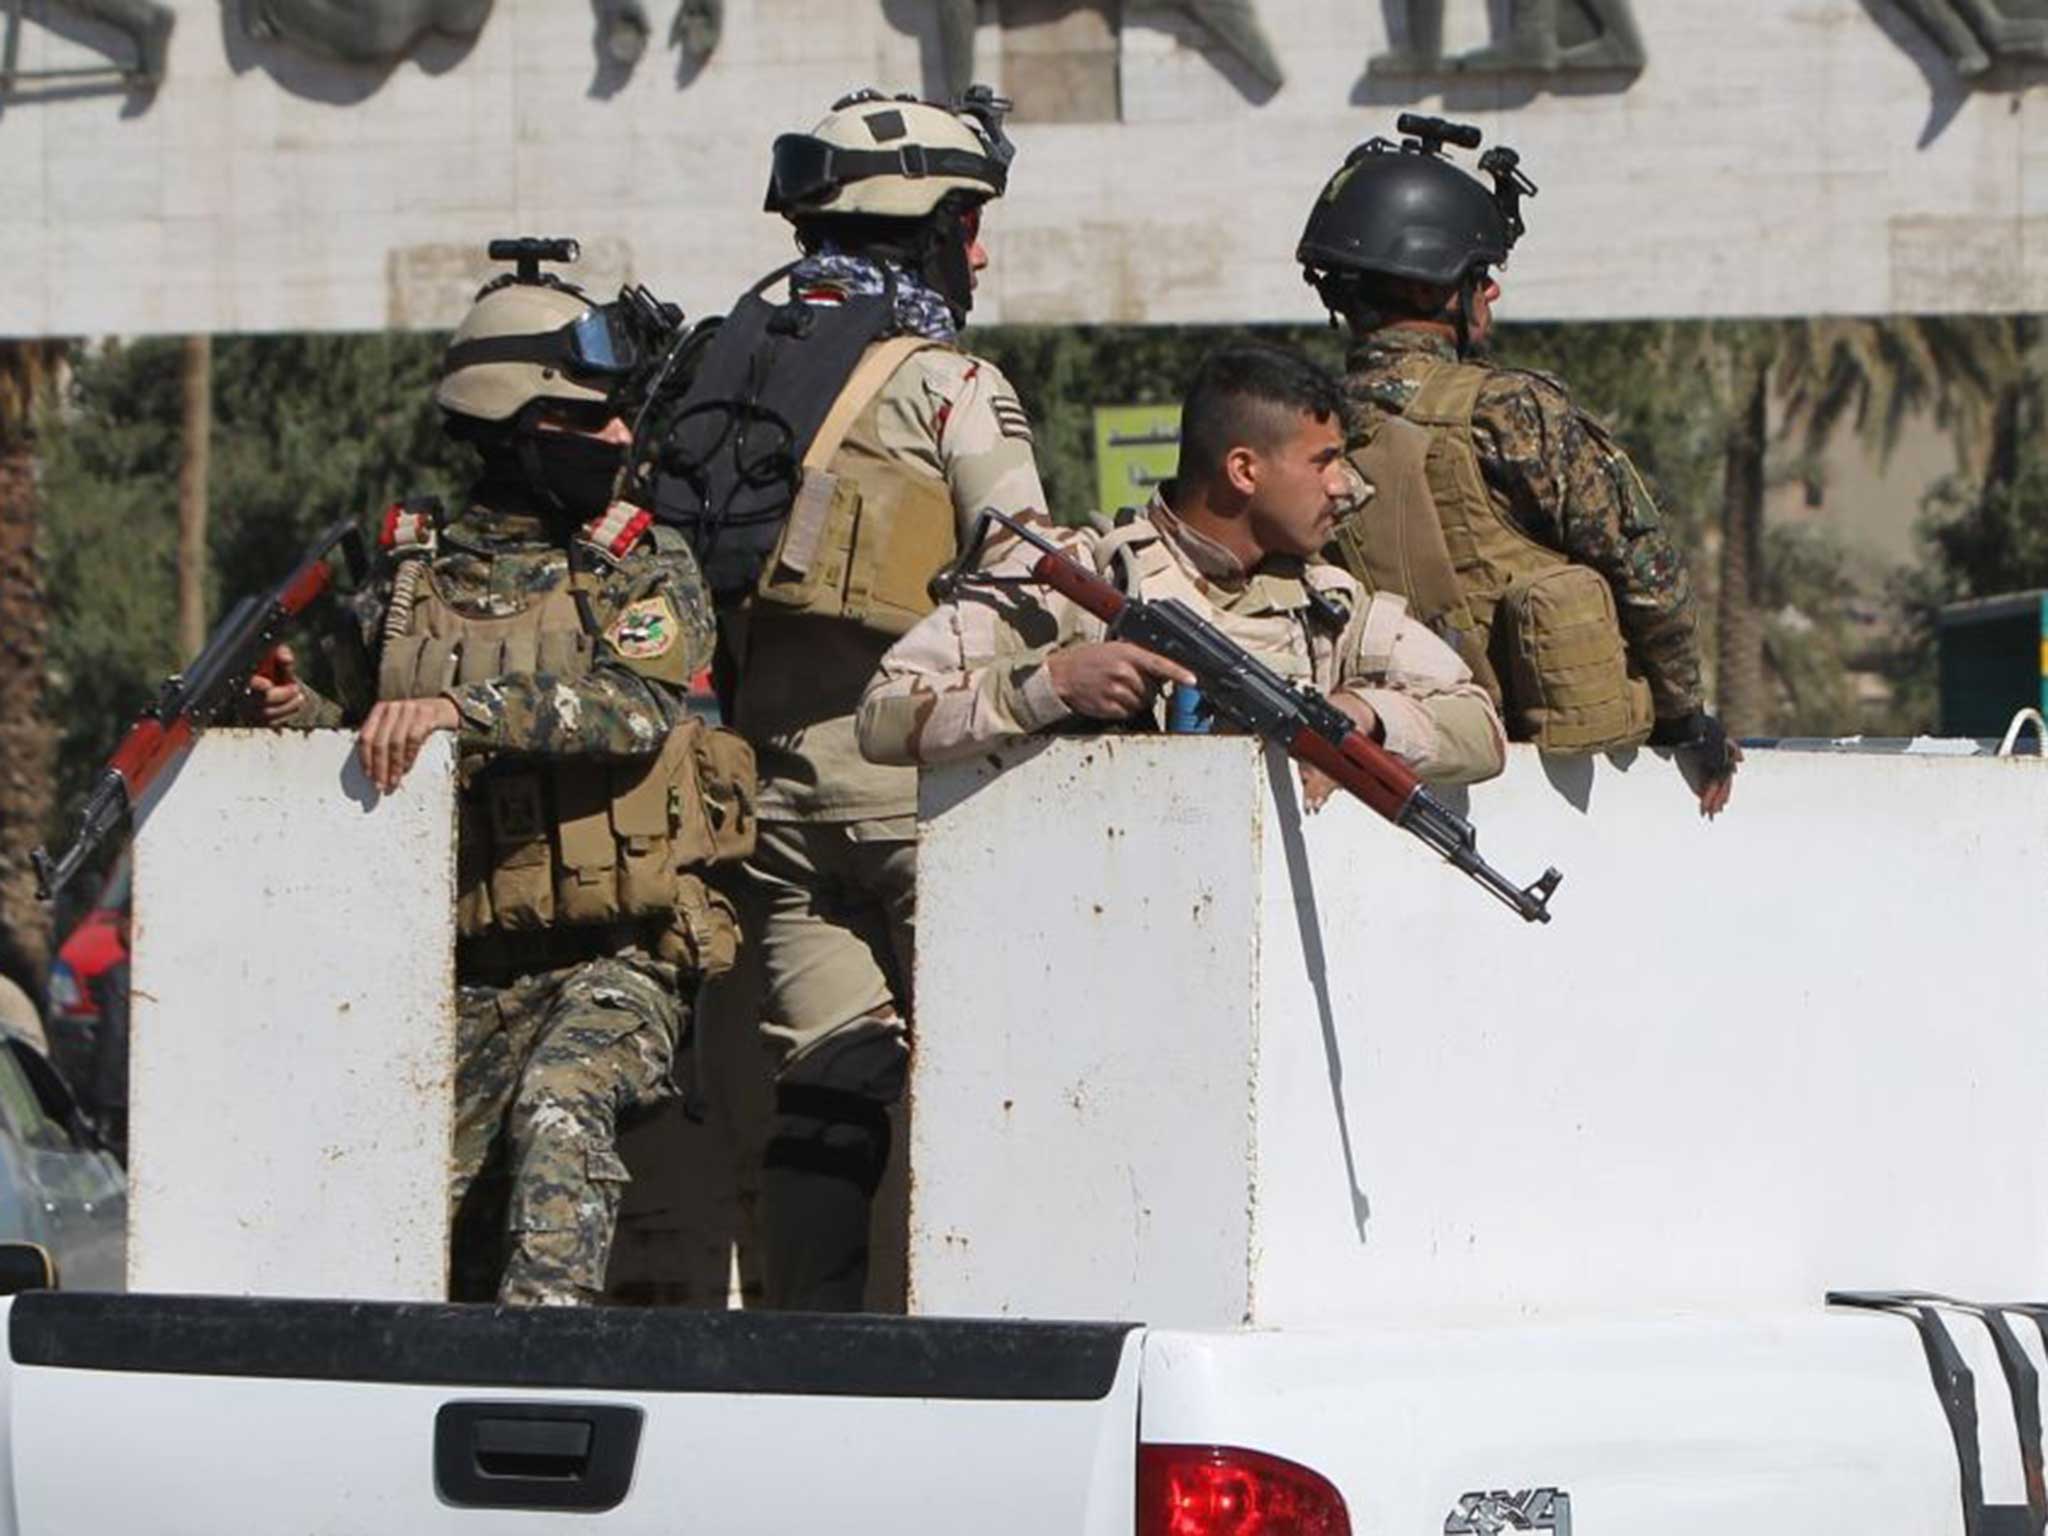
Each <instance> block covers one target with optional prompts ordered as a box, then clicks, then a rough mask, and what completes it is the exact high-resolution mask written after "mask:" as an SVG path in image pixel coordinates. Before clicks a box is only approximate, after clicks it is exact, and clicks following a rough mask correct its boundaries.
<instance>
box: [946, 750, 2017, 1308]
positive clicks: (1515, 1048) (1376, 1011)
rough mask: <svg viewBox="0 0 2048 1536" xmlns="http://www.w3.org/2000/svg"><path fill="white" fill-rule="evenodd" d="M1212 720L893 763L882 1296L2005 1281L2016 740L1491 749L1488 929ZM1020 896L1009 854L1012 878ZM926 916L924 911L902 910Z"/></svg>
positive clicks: (1563, 1291)
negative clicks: (911, 806)
mask: <svg viewBox="0 0 2048 1536" xmlns="http://www.w3.org/2000/svg"><path fill="white" fill-rule="evenodd" d="M1271 771H1272V768H1271V765H1270V764H1268V763H1267V762H1265V761H1263V760H1262V759H1261V758H1260V757H1259V756H1258V755H1257V754H1256V753H1255V751H1254V750H1253V748H1252V747H1251V746H1250V745H1249V744H1247V743H1245V742H1242V741H1227V740H1204V739H1200V738H1165V739H1160V738H1150V739H1131V740H1123V741H1115V742H1109V741H1094V742H1058V743H1054V744H1051V745H1049V746H1045V747H1044V748H1043V750H1040V751H1035V752H1026V753H1025V754H1024V755H1023V756H1022V757H1021V760H1018V761H1016V763H1015V766H1012V767H1011V768H1009V770H1008V771H1007V772H998V771H997V769H996V768H995V767H994V766H992V765H990V764H987V763H981V764H976V765H973V766H967V767H960V768H956V769H952V770H948V771H947V772H946V773H944V774H940V775H932V776H928V778H927V780H926V787H925V805H924V811H925V815H926V817H927V822H926V829H925V842H924V844H923V846H922V851H921V864H920V871H919V874H920V887H919V902H920V909H921V911H923V912H924V913H925V914H927V916H926V918H925V921H924V922H923V923H922V924H921V932H920V935H919V953H918V976H917V1008H918V1014H917V1030H918V1046H917V1056H916V1064H915V1080H914V1084H913V1095H914V1102H915V1109H916V1113H915V1116H914V1119H913V1128H914V1129H913V1157H914V1159H915V1161H914V1164H913V1167H914V1180H913V1197H912V1198H913V1204H912V1219H911V1248H910V1265H911V1269H910V1273H911V1288H912V1298H913V1305H914V1306H915V1307H916V1308H917V1309H919V1310H923V1311H927V1312H936V1313H947V1312H965V1313H1010V1314H1022V1315H1035V1316H1113V1317H1135V1318H1142V1319H1144V1320H1147V1321H1149V1322H1153V1323H1156V1324H1162V1325H1183V1326H1195V1327H1219V1326H1234V1325H1236V1324H1238V1323H1240V1322H1243V1323H1250V1324H1252V1325H1255V1326H1287V1327H1304V1328H1310V1327H1323V1326H1342V1325H1354V1324H1357V1325H1363V1324H1374V1323H1377V1324H1381V1325H1384V1324H1386V1323H1388V1322H1389V1321H1392V1320H1398V1321H1399V1322H1400V1323H1401V1324H1402V1325H1403V1326H1422V1325H1425V1324H1438V1325H1449V1326H1464V1325H1467V1324H1479V1323H1500V1322H1520V1323H1553V1322H1562V1321H1571V1320H1576V1319H1579V1318H1584V1317H1590V1316H1598V1317H1601V1318H1606V1319H1622V1318H1636V1317H1645V1316H1670V1315H1673V1314H1721V1315H1725V1314H1728V1313H1731V1312H1760V1311H1773V1310H1776V1311H1783V1310H1800V1309H1806V1308H1813V1307H1818V1305H1819V1304H1820V1300H1821V1296H1822V1294H1823V1292H1825V1291H1826V1290H1828V1289H1829V1288H1833V1287H1840V1288H1858V1287H1866V1288H1877V1287H1923V1288H1927V1289H1933V1290H1942V1291H1948V1292H1951V1293H1954V1294H1958V1295H1964V1296H1972V1297H2002V1296H2009V1295H2010V1296H2027V1297H2032V1296H2037V1295H2039V1293H2040V1291H2041V1288H2042V1275H2043V1274H2044V1272H2048V1201H2044V1194H2048V1133H2044V1131H2043V1128H2042V1119H2041V1115H2040V1112H2039V1103H2038V1100H2039V1096H2040V1094H2039V1085H2040V1083H2041V1082H2042V1080H2043V1076H2044V1072H2048V1039H2044V1037H2043V1034H2042V1031H2041V1029H2040V999H2041V998H2042V997H2043V996H2048V950H2044V948H2043V946H2042V945H2041V943H2040V936H2039V925H2040V902H2039V891H2040V882H2041V873H2042V870H2043V869H2044V868H2048V820H2044V818H2043V817H2042V815H2041V807H2042V803H2043V799H2042V797H2043V795H2044V793H2048V778H2044V777H2043V769H2042V767H2041V765H2040V763H2039V762H2038V761H2024V762H2021V761H2010V760H2008V761H1997V760H1991V759H1964V760H1956V759H1938V760H1937V759H1928V758H1907V757H1840V756H1828V755H1800V754H1791V753H1769V752H1757V753H1753V754H1752V756H1751V760H1750V761H1749V762H1748V763H1747V764H1746V765H1745V767H1744V769H1743V771H1742V775H1741V779H1740V781H1739V784H1738V789H1737V793H1736V796H1735V801H1734V805H1733V808H1732V809H1731V810H1730V811H1729V812H1728V813H1727V814H1726V815H1725V816H1724V817H1723V818H1722V819H1721V820H1720V821H1718V822H1717V823H1714V824H1711V825H1709V824H1707V823H1704V822H1702V821H1701V820H1700V819H1699V817H1698V815H1697V813H1696V810H1695V808H1694V806H1693V804H1692V801H1691V798H1690V796H1689V795H1688V794H1687V792H1686V790H1685V787H1684V785H1683V783H1682V782H1681V780H1680V778H1679V775H1678V773H1677V771H1676V770H1675V768H1674V767H1673V766H1672V765H1671V764H1670V763H1669V762H1668V761H1665V760H1663V759H1661V758H1659V757H1658V756H1656V755H1654V754H1648V753H1645V754H1639V755H1637V756H1635V757H1634V759H1633V760H1632V761H1630V762H1627V763H1625V764H1610V763H1607V762H1602V763H1600V764H1599V765H1598V766H1597V767H1594V766H1591V765H1587V764H1583V763H1581V764H1578V765H1576V766H1574V767H1569V768H1567V767H1557V766H1553V765H1548V764H1545V763H1542V762H1541V761H1539V759H1537V757H1536V756H1535V755H1534V754H1533V752H1530V751H1528V750H1526V749H1517V753H1516V757H1515V760H1514V762H1513V763H1512V764H1511V766H1510V770H1509V772H1508V774H1507V775H1506V776H1505V777H1504V778H1503V779H1502V780H1500V781H1497V782H1496V783H1494V784H1490V785H1486V786H1482V787H1481V788H1480V789H1478V790H1477V791H1476V792H1474V793H1473V795H1472V797H1471V799H1472V805H1471V815H1472V818H1473V820H1474V821H1475V822H1476V823H1477V824H1478V826H1479V829H1480V847H1481V850H1482V852H1485V853H1487V854H1488V855H1489V856H1490V857H1491V858H1492V860H1493V861H1494V863H1495V864H1496V865H1497V866H1498V867H1500V868H1501V869H1502V870H1503V871H1504V872H1506V873H1507V874H1509V875H1510V876H1511V877H1513V878H1516V879H1518V880H1522V881H1526V880H1529V879H1533V878H1534V877H1535V876H1536V875H1537V874H1539V873H1540V872H1541V871H1542V869H1543V867H1544V866H1545V865H1546V864H1552V863H1554V864H1556V865H1557V866H1558V867H1560V868H1561V869H1562V870H1564V872H1565V883H1564V885H1563V887H1562V889H1561V890H1560V891H1559V893H1558V895H1557V897H1556V901H1555V905H1554V911H1555V914H1556V916H1555V921H1554V922H1553V923H1552V924H1551V925H1550V926H1548V927H1529V926H1525V925H1523V924H1522V923H1520V922H1518V921H1517V920H1516V919H1515V917H1514V916H1513V915H1512V914H1511V913H1509V912H1508V911H1507V910H1506V909H1505V908H1503V907H1500V906H1498V905H1496V904H1494V903H1493V902H1492V901H1491V900H1489V899H1488V898H1487V897H1485V896H1484V895H1483V894H1482V893H1481V892H1480V891H1479V890H1478V889H1477V888H1476V887H1473V886H1470V885H1468V884H1467V883H1466V882H1465V881H1464V880H1462V879H1461V878H1459V877H1458V876H1457V875H1456V874H1455V873H1454V872H1452V871H1451V870H1450V869H1448V868H1447V867H1446V866H1444V865H1443V864H1442V863H1441V862H1439V861H1437V860H1436V859H1435V858H1434V857H1433V856H1431V855H1430V854H1429V853H1428V852H1427V850H1425V849H1423V848H1422V847H1421V846H1420V845H1419V844H1417V843H1415V842H1414V841H1413V840H1411V839H1409V838H1407V837H1406V836H1404V835H1402V834H1400V833H1397V832H1395V831H1393V830H1392V829H1390V828H1389V827H1387V826H1386V825H1385V824H1384V823H1382V822H1380V821H1378V820H1377V819H1376V818H1374V817H1373V816H1372V815H1371V813H1370V812H1368V811H1366V810H1365V809H1364V808H1363V807H1362V806H1359V805H1357V804H1354V803H1350V802H1339V803H1337V804H1335V805H1333V806H1332V807H1331V808H1330V809H1329V810H1327V811H1326V812H1325V813H1323V814H1322V815H1320V816H1318V817H1316V818H1314V819H1313V820H1310V821H1308V822H1306V823H1304V822H1303V821H1302V819H1301V817H1300V815H1299V813H1298V811H1297V809H1296V806H1297V801H1296V797H1295V794H1294V791H1293V788H1292V783H1291V777H1290V776H1289V775H1288V773H1287V771H1286V770H1285V769H1284V768H1282V769H1281V770H1280V775H1281V776H1280V777H1279V779H1278V780H1277V782H1276V781H1275V780H1273V779H1272V778H1270V777H1269V773H1270V772H1271ZM1020 893H1021V894H1020ZM940 914H943V916H940Z"/></svg>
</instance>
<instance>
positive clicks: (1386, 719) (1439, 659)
mask: <svg viewBox="0 0 2048 1536" xmlns="http://www.w3.org/2000/svg"><path fill="white" fill-rule="evenodd" d="M1336 668H1337V676H1336V679H1335V681H1334V683H1333V684H1332V691H1338V690H1341V691H1343V692H1345V693H1349V694H1352V695H1355V696H1356V697H1358V698H1361V699H1363V700H1364V701H1365V702H1366V703H1368V704H1370V705H1371V706H1372V708H1373V713H1374V714H1376V715H1378V716H1379V717H1380V723H1381V725H1382V726H1383V727H1384V728H1385V730H1386V747H1387V750H1388V751H1389V752H1392V753H1393V754H1394V755H1395V756H1396V757H1398V758H1400V759H1401V760H1402V761H1403V762H1405V763H1407V764H1408V766H1409V767H1411V768H1413V769H1414V770H1415V771H1416V772H1417V773H1419V774H1421V775H1422V777H1423V778H1425V779H1427V780H1429V781H1430V782H1432V783H1436V784H1474V783H1477V782H1479V781H1480V780H1481V779H1490V778H1492V777H1494V776H1495V775H1496V774H1498V773H1499V772H1500V771H1501V769H1502V768H1503V767H1505V766H1506V764H1507V739H1508V738H1507V731H1506V729H1505V727H1503V726H1502V724H1501V719H1500V715H1499V713H1498V712H1497V711H1496V710H1495V709H1494V707H1493V701H1492V700H1491V699H1490V698H1488V697H1487V695H1486V690H1485V689H1484V688H1481V687H1480V686H1479V685H1478V684H1477V683H1475V682H1474V681H1473V680H1472V672H1471V669H1470V668H1468V667H1467V666H1466V665H1465V663H1464V662H1463V661H1461V660H1460V659H1459V657H1458V653H1457V652H1456V651H1454V650H1452V649H1451V648H1450V647H1449V646H1448V645H1446V644H1444V642H1443V641H1441V640H1439V639H1438V638H1437V637H1436V636H1435V635H1433V634H1431V633H1430V632H1429V630H1427V629H1426V628H1424V627H1423V626H1422V625H1420V624H1418V623H1416V622H1415V621H1414V620H1413V619H1411V618H1409V617H1408V614H1407V605H1406V604H1405V603H1403V602H1402V601H1400V599H1398V598H1390V597H1387V596H1384V595H1378V596H1373V597H1369V598H1361V599H1360V600H1359V602H1358V603H1357V605H1356V606H1355V607H1354V609H1353V610H1352V615H1351V622H1350V623H1349V624H1347V625H1346V626H1345V628H1344V633H1343V635H1342V636H1341V637H1340V638H1339V640H1338V642H1337V656H1336Z"/></svg>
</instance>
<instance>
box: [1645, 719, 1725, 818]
mask: <svg viewBox="0 0 2048 1536" xmlns="http://www.w3.org/2000/svg"><path fill="white" fill-rule="evenodd" d="M1650 745H1651V746H1653V747H1675V748H1677V749H1678V764H1679V771H1680V772H1682V773H1684V774H1685V778H1686V782H1687V783H1688V784H1690V785H1691V786H1692V790H1693V793H1694V794H1696V795H1698V796H1699V799H1700V814H1701V815H1702V816H1705V817H1706V818H1707V819H1708V820H1710V821H1711V820H1712V819H1713V818H1714V817H1716V816H1718V815H1720V814H1721V813H1722V812H1723V811H1725V810H1726V809H1727V808H1728V799H1729V796H1730V795H1732V794H1733V793H1734V792H1735V769H1736V767H1737V765H1738V764H1740V763H1741V761H1742V748H1741V746H1740V745H1739V744H1738V743H1737V742H1735V741H1734V740H1733V739H1731V738H1730V736H1729V735H1728V728H1727V727H1726V726H1724V725H1722V724H1721V722H1720V721H1719V720H1718V719H1716V718H1715V717H1714V716H1712V715H1710V714H1708V713H1707V712H1706V711H1705V710H1703V709H1698V710H1694V711H1693V712H1692V713H1691V714H1689V715H1678V716H1675V717H1672V718H1670V719H1664V720H1659V721H1658V722H1657V724H1656V725H1655V727H1654V728H1652V730H1651V731H1650Z"/></svg>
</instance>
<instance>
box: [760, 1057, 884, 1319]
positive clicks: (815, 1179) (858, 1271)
mask: <svg viewBox="0 0 2048 1536" xmlns="http://www.w3.org/2000/svg"><path fill="white" fill-rule="evenodd" d="M888 1162H889V1114H888V1111H887V1110H886V1109H884V1108H883V1107H882V1106H881V1105H879V1104H877V1103H875V1102H874V1101H873V1100H871V1099H864V1098H861V1097H860V1096H858V1095H856V1094H848V1093H839V1092H835V1091H833V1090H831V1089H822V1088H801V1087H789V1086H785V1087H783V1088H781V1089H779V1090H778V1091H777V1093H776V1115H775V1121H774V1124H773V1126H772V1127H771V1130H770V1134H769V1138H768V1147H767V1152H766V1156H765V1158H764V1160H763V1166H762V1174H761V1250H762V1251H761V1282H762V1299H763V1300H764V1301H765V1303H766V1304H767V1305H768V1306H770V1307H773V1308H776V1309H778V1310H781V1311H790V1312H858V1311H860V1310H861V1308H862V1303H863V1300H864V1298H865V1296H866V1293H867V1283H868V1222H869V1218H870V1216H871V1214H872V1212H873V1208H874V1198H875V1188H876V1186H877V1185H879V1184H880V1183H881V1181H882V1171H883V1169H884V1168H886V1167H887V1166H888Z"/></svg>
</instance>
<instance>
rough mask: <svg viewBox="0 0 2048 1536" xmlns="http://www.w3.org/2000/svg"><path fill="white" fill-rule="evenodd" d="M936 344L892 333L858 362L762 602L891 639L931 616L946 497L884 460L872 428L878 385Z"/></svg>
mask: <svg viewBox="0 0 2048 1536" xmlns="http://www.w3.org/2000/svg"><path fill="white" fill-rule="evenodd" d="M939 345H942V344H941V343H938V342H933V341H928V340H925V339H924V338H922V337H916V336H897V337H892V338H890V339H889V340H887V341H882V342H877V343H876V344H875V345H874V346H872V347H870V348H869V349H868V350H867V353H866V355H865V356H863V357H862V359H861V361H860V365H859V366H858V367H857V368H855V369H854V371H853V375H852V377H850V378H849V379H848V380H847V382H846V387H845V388H844V389H843V390H841V391H840V394H839V398H838V399H837V400H836V401H834V402H833V405H832V409H831V411H830V413H829V414H828V415H827V416H826V418H825V422H824V425H823V426H821V427H820V428H819V430H818V434H817V436H816V437H814V438H813V439H812V441H811V447H810V451H809V452H808V453H807V454H806V455H805V456H804V469H803V479H802V480H801V482H800V483H799V485H798V487H797V493H796V499H795V501H794V503H793V504H792V505H791V508H790V513H789V520H788V522H787V523H786V524H785V525H784V527H783V533H782V539H781V542H780V543H779V544H777V546H776V548H775V553H774V556H773V557H772V558H771V559H770V560H769V562H768V564H767V566H766V568H765V569H764V570H763V571H762V573H761V582H760V586H759V588H758V590H757V593H756V595H757V597H758V598H759V600H760V601H761V602H762V603H765V604H771V605H773V606H774V607H775V608H777V609H779V610H781V611H783V612H785V613H792V614H804V615H807V616H809V617H813V618H821V619H846V620H850V621H852V622H853V623H856V624H859V625H861V626H862V627H863V628H866V629H869V630H873V631H875V632H876V633H878V634H882V635H886V636H891V637H894V636H896V635H901V634H903V633H905V632H906V631H908V630H909V629H910V628H911V626H912V625H914V624H916V623H917V621H918V620H919V619H921V618H923V617H924V616H925V615H926V614H928V613H930V612H931V611H932V607H933V602H932V597H931V592H930V584H931V579H932V576H933V574H934V573H936V572H937V571H939V570H940V569H942V568H943V567H944V566H946V565H948V564H950V563H951V562H952V560H953V558H954V557H955V556H956V555H957V554H958V553H959V543H958V539H957V537H956V534H955V528H956V526H957V525H956V523H955V520H954V509H953V495H952V491H951V490H950V488H949V487H948V486H947V484H946V482H945V481H944V480H942V479H941V478H939V477H938V476H937V475H935V474H933V473H932V472H931V471H930V470H927V469H922V468H920V467H918V466H917V465H915V464H910V463H906V462H904V460H903V459H902V458H901V456H900V455H897V454H894V453H892V452H891V451H890V450H889V449H888V448H887V447H886V446H885V445H884V444H883V442H882V435H881V429H880V425H879V421H880V400H881V391H882V388H883V386H884V385H885V384H887V383H888V382H889V379H890V378H891V376H893V375H894V374H895V372H896V370H897V369H898V368H901V367H902V366H903V365H904V364H906V363H907V362H909V361H910V359H911V358H912V357H913V356H914V355H915V354H917V353H918V352H921V351H923V350H925V349H926V348H927V347H934V346H939Z"/></svg>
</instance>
